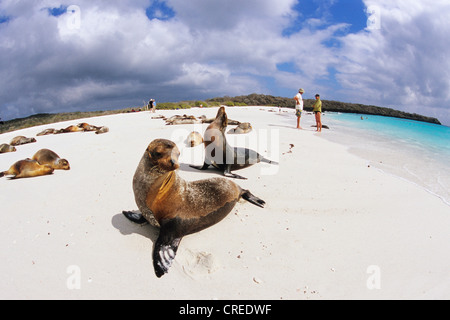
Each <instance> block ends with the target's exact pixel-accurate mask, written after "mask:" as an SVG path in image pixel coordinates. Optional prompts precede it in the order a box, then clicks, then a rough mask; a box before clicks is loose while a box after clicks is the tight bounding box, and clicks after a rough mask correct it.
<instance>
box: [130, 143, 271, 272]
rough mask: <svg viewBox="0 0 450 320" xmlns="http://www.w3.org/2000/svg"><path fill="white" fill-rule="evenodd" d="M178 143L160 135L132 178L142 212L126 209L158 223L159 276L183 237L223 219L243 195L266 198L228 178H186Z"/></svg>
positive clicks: (156, 265)
mask: <svg viewBox="0 0 450 320" xmlns="http://www.w3.org/2000/svg"><path fill="white" fill-rule="evenodd" d="M179 155H180V152H179V150H178V147H177V146H176V145H175V143H173V142H172V141H170V140H164V139H157V140H154V141H152V142H151V143H150V144H149V146H148V147H147V149H146V151H145V153H144V155H143V156H142V159H141V161H140V163H139V165H138V167H137V169H136V173H135V175H134V178H133V191H134V196H135V200H136V204H137V206H138V208H139V210H140V212H141V213H140V214H136V213H133V212H126V211H124V212H123V214H124V215H125V216H126V217H127V218H128V219H130V220H131V221H133V222H137V223H143V222H146V221H148V222H150V224H152V225H155V226H160V233H159V237H158V239H157V240H156V243H155V246H154V249H153V266H154V269H155V274H156V276H157V277H161V276H163V275H164V274H165V273H167V272H168V270H169V268H170V266H171V264H172V261H173V259H174V258H175V254H176V252H177V249H178V245H179V244H180V241H181V239H182V238H183V237H184V236H185V235H188V234H192V233H195V232H198V231H201V230H203V229H205V228H208V227H210V226H212V225H214V224H216V223H217V222H219V221H221V220H222V219H223V218H225V216H226V215H227V214H228V213H229V212H230V211H231V210H232V209H233V207H234V205H235V204H236V202H238V201H239V199H240V198H243V199H245V200H247V201H249V202H251V203H253V204H255V205H257V206H259V207H263V206H264V204H265V202H264V201H263V200H261V199H259V198H257V197H255V196H254V195H253V194H251V193H250V191H248V190H243V189H242V188H241V187H239V186H238V185H237V184H236V183H234V182H233V181H231V180H228V179H225V178H212V179H206V180H198V181H193V182H188V181H185V180H183V179H182V178H181V177H179V176H178V175H177V173H176V171H175V170H177V169H178V168H179V167H180V165H179V163H178V157H179Z"/></svg>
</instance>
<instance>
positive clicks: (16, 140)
mask: <svg viewBox="0 0 450 320" xmlns="http://www.w3.org/2000/svg"><path fill="white" fill-rule="evenodd" d="M33 142H36V139H35V138H27V137H24V136H18V137H15V138H13V139H12V140H11V142H10V143H9V144H10V145H12V146H20V145H22V144H27V143H33Z"/></svg>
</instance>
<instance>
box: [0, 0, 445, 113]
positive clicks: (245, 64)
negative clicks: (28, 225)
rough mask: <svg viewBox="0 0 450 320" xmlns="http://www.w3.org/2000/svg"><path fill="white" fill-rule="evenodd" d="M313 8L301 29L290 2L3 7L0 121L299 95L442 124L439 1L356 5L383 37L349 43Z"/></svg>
mask: <svg viewBox="0 0 450 320" xmlns="http://www.w3.org/2000/svg"><path fill="white" fill-rule="evenodd" d="M319 2H320V6H319V7H320V8H322V9H323V15H322V16H320V15H317V14H316V15H314V17H310V18H307V17H305V16H304V14H303V13H302V12H301V11H299V10H298V7H296V5H297V4H298V1H297V0H280V1H272V0H246V1H241V0H227V1H210V0H192V1H185V0H138V1H131V0H130V1H122V0H121V1H106V0H101V1H95V2H92V1H87V0H80V1H78V2H77V5H76V6H75V7H70V5H71V3H70V2H65V0H63V1H62V2H61V1H53V0H40V1H33V2H29V1H13V0H4V1H2V2H0V17H6V18H2V19H1V20H0V21H2V22H0V55H1V56H2V59H1V61H0V70H1V72H2V77H1V78H0V108H1V109H0V116H1V117H3V118H4V119H5V118H6V119H8V118H14V117H22V116H27V115H30V114H33V113H39V112H62V111H75V110H77V111H78V110H98V109H108V108H121V107H129V106H139V105H143V103H144V102H145V101H147V100H148V99H149V98H151V97H152V98H156V99H157V100H158V101H179V100H183V99H189V100H193V99H206V98H211V97H216V96H224V95H241V94H249V93H253V92H257V93H265V94H275V95H277V94H279V93H286V94H287V95H290V94H292V93H295V92H296V90H297V89H298V88H299V87H305V88H306V89H307V92H310V94H311V95H313V94H314V93H315V92H319V91H320V93H321V94H322V95H323V96H324V98H325V99H326V98H329V99H339V100H343V101H350V102H362V103H370V104H378V105H383V106H386V105H388V106H394V107H397V108H403V109H408V110H409V111H411V110H412V111H413V112H416V111H417V112H418V113H425V114H430V113H431V114H432V115H442V112H447V115H448V111H447V110H448V109H444V108H443V107H444V106H445V103H447V102H448V100H449V93H448V92H449V90H448V88H449V83H448V81H449V80H448V79H450V77H448V72H449V65H448V62H447V61H446V60H445V59H443V56H444V54H445V52H447V51H448V50H446V46H447V44H446V41H444V36H445V34H446V33H448V31H449V30H448V29H449V27H448V26H447V25H446V23H447V22H446V21H445V19H444V18H439V17H440V15H439V14H438V13H439V12H448V10H449V9H448V5H447V6H446V4H445V2H446V1H436V2H433V5H430V4H426V3H425V1H423V0H421V1H415V2H414V4H409V5H405V4H404V1H401V0H396V1H387V0H378V1H376V2H375V1H369V0H366V1H365V4H366V5H367V6H370V5H373V4H375V5H377V6H378V7H379V8H380V10H381V18H382V28H381V29H380V30H363V31H360V32H358V33H348V32H347V30H348V27H349V25H348V24H346V23H330V21H331V20H330V19H329V17H330V12H331V9H332V7H333V5H337V4H338V3H339V1H336V0H321V1H319ZM319 2H318V3H319ZM295 8H297V9H295ZM330 8H331V9H330ZM78 9H79V12H77V10H78ZM77 14H78V16H77ZM77 19H78V20H77ZM294 24H299V25H298V26H296V25H294ZM286 30H291V31H290V32H286ZM330 41H332V42H333V43H335V44H336V43H339V45H330ZM437 61H440V62H439V63H437ZM283 66H284V68H283ZM330 83H333V85H332V86H329V85H328V84H330ZM308 89H309V90H308ZM447 105H448V103H447ZM425 106H427V107H428V106H429V107H435V108H436V109H428V110H426V111H427V112H424V111H425V109H424V107H425ZM449 118H450V117H449ZM449 121H450V119H449Z"/></svg>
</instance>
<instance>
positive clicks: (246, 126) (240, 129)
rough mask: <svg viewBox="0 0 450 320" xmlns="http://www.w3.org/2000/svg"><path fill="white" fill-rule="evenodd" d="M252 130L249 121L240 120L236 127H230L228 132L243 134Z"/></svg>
mask: <svg viewBox="0 0 450 320" xmlns="http://www.w3.org/2000/svg"><path fill="white" fill-rule="evenodd" d="M252 130H253V128H252V125H251V124H250V123H249V122H242V123H240V124H239V125H238V126H237V127H236V128H233V129H230V130H229V131H228V133H229V134H244V133H249V132H251V131H252Z"/></svg>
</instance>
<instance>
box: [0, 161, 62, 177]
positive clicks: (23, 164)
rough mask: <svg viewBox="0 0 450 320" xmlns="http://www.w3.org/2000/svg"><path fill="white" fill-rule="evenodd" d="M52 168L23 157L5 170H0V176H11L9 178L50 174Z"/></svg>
mask: <svg viewBox="0 0 450 320" xmlns="http://www.w3.org/2000/svg"><path fill="white" fill-rule="evenodd" d="M54 170H55V169H53V168H52V167H50V166H47V165H45V164H44V165H41V164H39V163H38V162H37V161H36V160H31V159H25V160H20V161H17V162H16V163H14V164H13V165H12V166H11V167H10V168H9V169H8V170H7V171H3V172H0V178H1V177H4V176H13V177H11V179H19V178H30V177H37V176H43V175H46V174H52V173H53V171H54Z"/></svg>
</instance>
